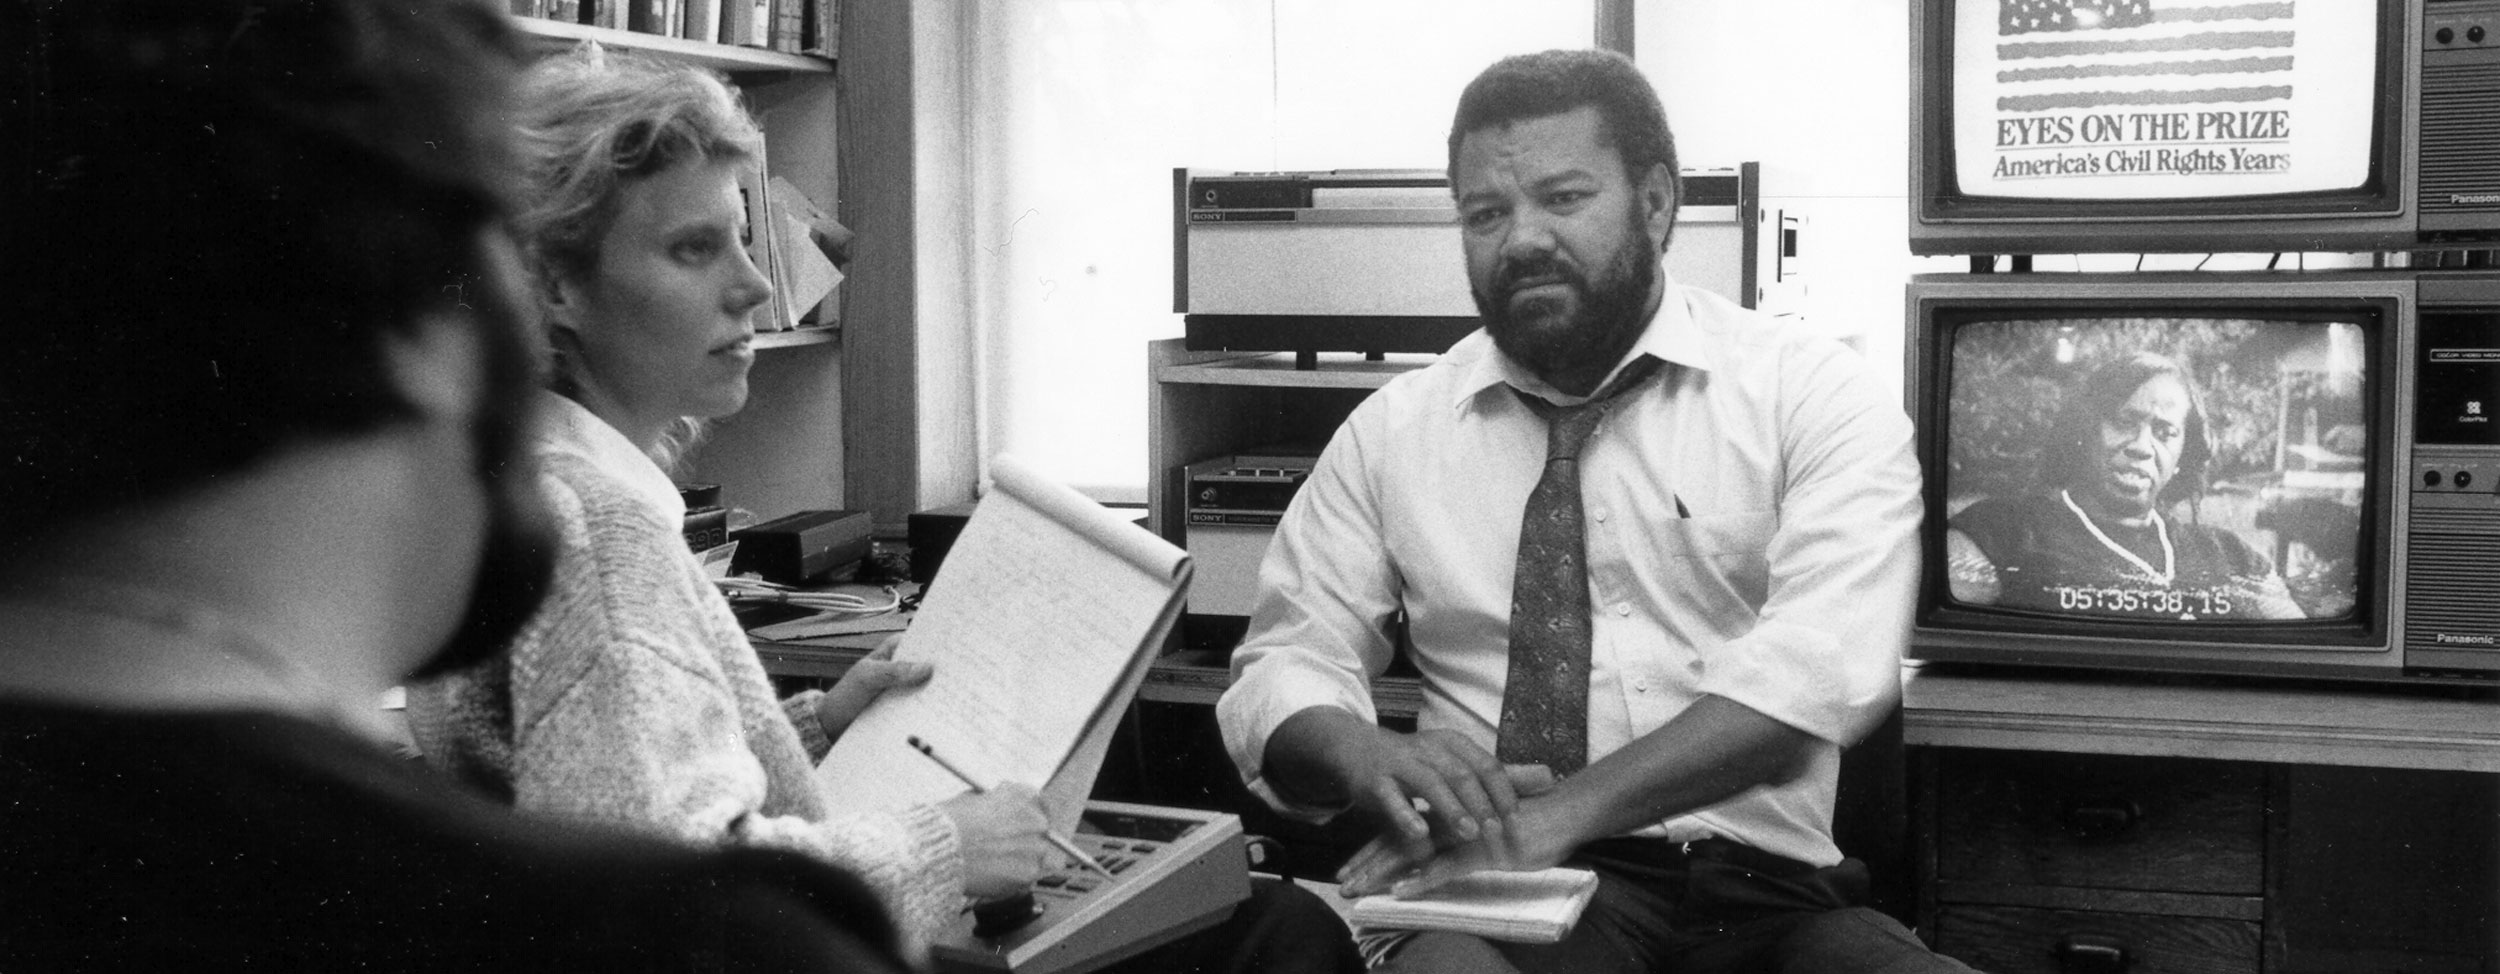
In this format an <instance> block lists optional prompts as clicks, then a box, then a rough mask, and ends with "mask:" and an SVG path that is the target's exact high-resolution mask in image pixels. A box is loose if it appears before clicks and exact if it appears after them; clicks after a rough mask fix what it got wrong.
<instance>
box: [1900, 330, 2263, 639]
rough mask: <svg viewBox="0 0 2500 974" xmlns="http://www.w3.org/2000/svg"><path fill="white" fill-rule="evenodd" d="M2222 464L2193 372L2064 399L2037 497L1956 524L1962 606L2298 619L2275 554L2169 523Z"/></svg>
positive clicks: (2130, 362)
mask: <svg viewBox="0 0 2500 974" xmlns="http://www.w3.org/2000/svg"><path fill="white" fill-rule="evenodd" d="M2212 456H2213V448H2212V441H2211V439H2210V432H2209V427H2208V423H2207V419H2206V413H2205V409H2204V404H2203V402H2202V399H2201V397H2200V396H2199V395H2198V393H2197V390H2196V387H2195V384H2194V383H2193V382H2192V381H2191V380H2190V379H2189V377H2188V373H2187V370H2185V369H2184V368H2182V367H2180V365H2179V364H2178V363H2177V362H2175V361H2172V360H2171V359H2168V358H2165V357H2162V356H2160V355H2155V354H2152V353H2149V352H2141V353H2136V354H2133V355H2129V356H2125V357H2122V358H2119V359H2116V360H2114V361H2112V362H2110V363H2108V364H2106V365H2103V366H2101V367H2100V368H2099V369H2097V370H2095V371H2093V372H2092V373H2091V375H2090V376H2089V377H2088V378H2086V379H2085V380H2084V382H2083V384H2082V387H2081V388H2080V389H2078V390H2076V391H2075V392H2074V393H2073V394H2072V395H2069V396H2068V397H2067V398H2066V400H2065V403H2064V408H2063V409H2062V410H2061V411H2060V412H2059V414H2058V417H2057V422H2056V425H2055V427H2054V434H2053V436H2052V438H2051V440H2050V441H2049V444H2048V446H2047V450H2046V452H2045V453H2044V454H2043V456H2042V458H2041V478H2040V481H2041V482H2040V484H2039V487H2038V489H2037V490H2035V491H2032V492H2029V493H2026V494H2021V495H2017V496H2012V497H1992V498H1987V499H1983V500H1980V501H1978V502H1976V503H1973V504H1971V505H1970V506H1968V507H1966V508H1963V509H1962V510H1961V512H1960V513H1958V514H1955V515H1953V517H1952V518H1951V520H1950V522H1949V527H1948V530H1947V531H1946V533H1945V557H1946V560H1947V562H1948V565H1949V568H1950V571H1949V574H1948V578H1949V579H1950V588H1951V593H1952V596H1953V598H1954V599H1956V600H1958V601H1961V602H1964V603H1968V604H1973V605H1992V606H2001V607H2005V608H2014V609H2030V610H2037V611H2044V612H2056V613H2065V614H2073V615H2083V616H2100V617H2125V618H2165V619H2178V620H2188V621H2193V620H2200V619H2299V618H2303V615H2304V614H2303V613H2302V612H2301V609H2300V607H2299V605H2298V604H2296V603H2295V602H2294V601H2293V600H2292V596H2291V592H2290V590H2289V589H2288V588H2287V587H2286V586H2285V584H2284V581H2283V578H2282V576H2281V575H2280V574H2278V573H2277V572H2276V570H2275V566H2274V562H2273V560H2272V559H2271V558H2269V557H2268V556H2267V555H2266V553H2265V552H2264V551H2262V550H2259V549H2258V548H2257V547H2255V546H2252V545H2250V544H2249V543H2248V542H2246V541H2244V540H2242V539H2241V538H2240V536H2239V535H2238V534H2235V533H2233V532H2231V531H2229V530H2226V529H2222V528H2217V527H2212V526H2208V525H2205V524H2201V523H2197V522H2194V521H2184V520H2181V519H2179V518H2176V517H2174V516H2172V515H2171V514H2169V513H2166V512H2169V511H2172V510H2174V509H2175V508H2177V507H2178V506H2179V505H2180V504H2181V503H2183V502H2187V501H2191V500H2193V499H2195V498H2197V497H2198V496H2199V495H2201V494H2202V493H2203V492H2204V490H2205V487H2206V484H2205V481H2206V467H2207V464H2208V463H2209V462H2210V461H2211V459H2212Z"/></svg>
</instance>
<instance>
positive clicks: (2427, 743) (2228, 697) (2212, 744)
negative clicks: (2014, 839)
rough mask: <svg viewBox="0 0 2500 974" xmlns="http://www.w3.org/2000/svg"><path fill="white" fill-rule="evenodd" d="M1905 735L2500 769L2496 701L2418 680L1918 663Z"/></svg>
mask: <svg viewBox="0 0 2500 974" xmlns="http://www.w3.org/2000/svg"><path fill="white" fill-rule="evenodd" d="M1902 703H1903V706H1904V708H1905V718H1904V723H1903V726H1902V734H1903V739H1904V741H1905V742H1906V743H1909V744H1923V745H1933V746H1938V747H1978V748H1999V749H2011V750H2029V751H2065V752H2077V753H2095V754H2134V755H2143V756H2149V757H2196V758H2217V759H2223V760H2233V761H2266V762H2275V763H2286V764H2323V765H2344V766H2353V767H2375V768H2418V769H2424V770H2447V771H2479V772H2486V773H2500V702H2495V701H2493V700H2492V699H2491V698H2490V697H2489V696H2487V695H2480V696H2478V695H2474V694H2471V693H2466V692H2463V691H2459V692H2456V693H2451V694H2446V695H2442V694H2437V693H2433V692H2425V691H2422V690H2420V689H2419V688H2412V689H2408V688H2405V687H2375V686H2360V685H2356V686H2353V687H2350V688H2342V687H2338V688H2314V687H2308V686H2294V687H2275V686H2265V685H2255V684H2227V683H2218V682H2217V683H2209V684H2200V683H2190V682H2157V681H2150V680H2134V679H2122V678H2118V677H2106V676H2104V677H2091V676H2072V675H2065V674H2044V675H2039V676H2030V675H2024V676H2010V675H1995V674H1988V675H1974V674H1968V673H1959V672H1945V671H1938V670H1935V669H1933V668H1922V669H1918V670H1913V671H1912V672H1911V673H1910V675H1909V678H1908V681H1907V683H1906V684H1905V685H1904V687H1903V692H1902Z"/></svg>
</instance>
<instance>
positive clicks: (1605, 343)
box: [1474, 221, 1658, 380]
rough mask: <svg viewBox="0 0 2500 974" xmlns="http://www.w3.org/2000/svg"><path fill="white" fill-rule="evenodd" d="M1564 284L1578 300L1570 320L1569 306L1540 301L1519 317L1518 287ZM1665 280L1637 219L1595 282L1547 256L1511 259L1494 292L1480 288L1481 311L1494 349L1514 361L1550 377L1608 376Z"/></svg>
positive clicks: (1478, 306)
mask: <svg viewBox="0 0 2500 974" xmlns="http://www.w3.org/2000/svg"><path fill="white" fill-rule="evenodd" d="M1540 278H1543V279H1549V280H1556V281H1559V282H1561V283H1563V284H1565V285H1567V286H1568V287H1570V288H1571V290H1572V291H1573V293H1575V294H1576V295H1578V297H1579V301H1578V302H1577V304H1578V311H1577V313H1574V314H1570V315H1569V317H1568V318H1567V319H1565V320H1561V321H1554V320H1550V319H1552V318H1554V317H1555V316H1559V315H1564V314H1565V313H1566V312H1565V310H1564V308H1563V302H1561V301H1559V300H1554V299H1533V300H1530V301H1528V302H1526V304H1525V305H1524V306H1523V307H1522V308H1520V309H1519V310H1518V311H1517V312H1516V313H1514V311H1513V310H1512V303H1511V295H1512V294H1513V293H1514V292H1516V291H1517V290H1518V289H1519V282H1521V281H1526V280H1537V279H1540ZM1657 281H1658V246H1657V245H1656V244H1654V243H1652V242H1651V241H1650V239H1649V237H1648V236H1647V235H1646V234H1645V233H1643V232H1642V230H1641V227H1640V224H1639V223H1638V222H1637V221H1636V222H1635V223H1634V224H1633V227H1632V229H1631V230H1630V231H1629V232H1627V233H1625V234H1624V239H1623V240H1622V242H1621V245H1620V246H1617V247H1616V248H1615V257H1614V260H1613V261H1612V262H1611V263H1609V264H1608V265H1607V266H1606V267H1604V268H1602V269H1601V270H1600V271H1599V272H1598V274H1597V276H1596V278H1595V279H1594V280H1591V279H1590V278H1588V277H1585V276H1583V275H1582V274H1581V273H1580V271H1579V270H1578V269H1577V268H1574V267H1571V266H1568V265H1566V264H1564V263H1562V262H1561V261H1558V260H1556V259H1554V257H1553V255H1551V254H1545V255H1540V256H1535V257H1529V258H1525V259H1520V260H1505V261H1503V262H1502V263H1501V265H1500V266H1498V267H1496V268H1494V273H1493V282H1492V284H1491V288H1490V289H1491V291H1492V293H1491V294H1487V293H1485V291H1484V290H1483V289H1477V290H1475V291H1474V294H1475V299H1476V311H1477V313H1478V314H1480V315H1482V316H1483V318H1484V326H1485V330H1486V331H1487V332H1490V333H1492V335H1493V345H1494V347H1496V348H1499V349H1501V350H1502V354H1505V355H1508V356H1510V357H1511V359H1512V360H1513V361H1516V362H1518V363H1519V364H1521V365H1523V366H1526V367H1527V368H1528V370H1529V371H1531V372H1534V373H1536V374H1537V375H1539V376H1542V377H1545V378H1546V379H1548V380H1551V379H1552V378H1554V377H1556V376H1561V375H1567V374H1570V373H1572V372H1574V371H1584V370H1585V371H1595V372H1597V373H1599V374H1603V373H1604V371H1605V369H1606V368H1607V367H1609V366H1612V365H1613V364H1614V362H1615V360H1616V359H1619V358H1622V357H1623V353H1624V352H1625V351H1627V350H1629V349H1630V348H1631V347H1632V343H1633V342H1635V341H1637V340H1638V339H1639V337H1640V334H1641V331H1642V330H1643V328H1645V327H1646V326H1647V324H1648V315H1647V312H1648V304H1649V292H1650V289H1651V288H1652V287H1654V286H1656V284H1657Z"/></svg>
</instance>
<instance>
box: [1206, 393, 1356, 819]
mask: <svg viewBox="0 0 2500 974" xmlns="http://www.w3.org/2000/svg"><path fill="white" fill-rule="evenodd" d="M1362 421H1363V413H1362V412H1361V411H1358V412H1357V414H1356V416H1355V417H1354V418H1353V419H1350V420H1348V421H1347V423H1346V424H1345V425H1344V426H1343V427H1340V428H1339V430H1338V431H1337V433H1336V435H1335V436H1334V437H1333V438H1332V439H1331V441H1330V443H1329V445H1328V448H1327V449H1326V450H1325V451H1323V452H1322V454H1321V456H1320V459H1319V461H1318V464H1317V465H1316V466H1315V467H1314V468H1313V469H1312V471H1311V475H1310V477H1309V478H1308V479H1307V480H1305V481H1304V482H1303V484H1302V487H1301V489H1300V490H1299V491H1297V492H1296V493H1295V495H1294V499H1293V503H1292V505H1291V506H1290V507H1288V508H1287V510H1286V511H1285V515H1284V518H1283V520H1282V521H1281V522H1280V523H1279V524H1278V525H1277V528H1276V535H1275V538H1274V540H1273V541H1271V542H1270V543H1269V545H1268V550H1267V556H1266V558H1265V560H1264V561H1263V562H1261V564H1260V567H1259V594H1258V599H1257V601H1256V603H1255V608H1254V609H1253V611H1252V614H1251V621H1250V628H1249V634H1248V636H1247V638H1246V639H1245V640H1244V641H1243V643H1242V644H1241V646H1240V647H1239V648H1238V649H1235V650H1234V651H1233V659H1232V669H1233V682H1232V686H1231V688H1230V689H1228V690H1226V691H1225V693H1224V697H1223V699H1222V700H1221V701H1219V702H1218V703H1217V705H1216V717H1217V721H1218V723H1219V724H1220V725H1221V727H1222V729H1223V733H1224V746H1225V749H1226V750H1227V751H1228V752H1229V753H1230V754H1231V755H1232V758H1233V764H1234V766H1235V767H1237V768H1239V769H1240V771H1241V776H1242V780H1243V781H1244V782H1246V783H1247V784H1248V785H1249V787H1250V790H1251V791H1252V792H1253V793H1254V794H1257V795H1258V796H1259V797H1260V798H1262V799H1264V800H1266V801H1267V802H1268V803H1269V804H1270V805H1272V806H1274V807H1275V808H1276V809H1277V810H1278V811H1281V812H1284V813H1286V814H1287V815H1291V816H1294V817H1297V818H1302V819H1306V820H1311V821H1321V820H1325V819H1327V818H1329V817H1330V816H1333V815H1335V814H1336V813H1337V812H1339V811H1342V810H1343V809H1342V807H1322V806H1314V805H1308V804H1302V803H1298V802H1296V801H1294V800H1293V798H1292V797H1291V796H1288V795H1285V794H1283V793H1281V792H1279V791H1278V790H1277V789H1276V788H1275V787H1274V786H1273V785H1272V784H1271V783H1270V782H1269V781H1268V780H1267V778H1266V775H1265V764H1266V755H1267V743H1268V738H1269V737H1270V736H1272V735H1273V734H1274V733H1275V732H1276V728H1277V727H1279V726H1280V725H1282V724H1284V722H1285V721H1286V720H1287V719H1288V718H1290V717H1292V716H1293V715H1294V714H1297V713H1300V712H1302V711H1303V710H1306V709H1309V708H1312V707H1338V708H1342V709H1344V710H1345V711H1347V712H1349V713H1352V714H1353V715H1355V716H1356V717H1359V718H1361V719H1363V720H1364V721H1366V722H1372V721H1377V720H1378V713H1377V711H1376V710H1375V709H1374V707H1373V705H1372V697H1371V689H1370V687H1371V680H1372V678H1373V677H1377V676H1379V675H1380V673H1381V672H1382V671H1383V670H1385V669H1387V668H1388V665H1389V659H1390V656H1391V655H1392V653H1393V652H1394V651H1395V647H1394V646H1393V645H1392V644H1391V643H1390V640H1389V636H1388V624H1389V620H1390V618H1391V616H1392V614H1393V613H1394V612H1395V611H1396V609H1397V605H1398V601H1397V600H1398V594H1397V578H1396V572H1395V569H1394V568H1393V567H1392V566H1391V565H1390V563H1389V561H1388V559H1387V558H1386V557H1385V555H1384V554H1383V552H1384V551H1385V550H1386V548H1385V546H1384V545H1383V544H1382V539H1381V529H1380V517H1379V510H1378V504H1377V498H1376V497H1375V496H1374V495H1373V493H1372V492H1371V490H1370V489H1369V488H1368V486H1367V484H1368V483H1369V478H1368V477H1366V476H1365V473H1364V465H1365V463H1366V456H1365V450H1364V446H1363V442H1364V432H1363V429H1364V427H1363V422H1362Z"/></svg>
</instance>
